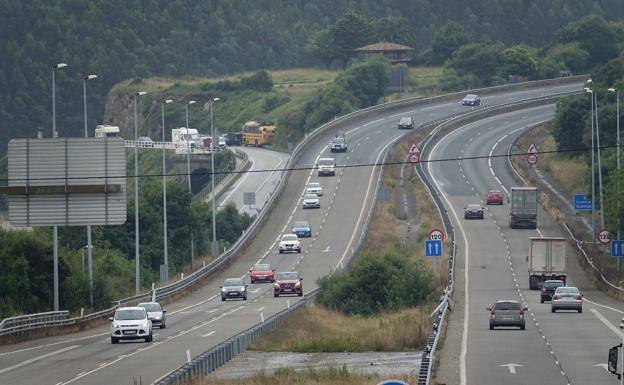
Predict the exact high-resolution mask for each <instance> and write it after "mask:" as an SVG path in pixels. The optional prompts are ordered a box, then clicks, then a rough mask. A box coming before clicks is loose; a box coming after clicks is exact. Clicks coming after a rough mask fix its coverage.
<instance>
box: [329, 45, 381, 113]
mask: <svg viewBox="0 0 624 385" xmlns="http://www.w3.org/2000/svg"><path fill="white" fill-rule="evenodd" d="M389 81H390V63H389V62H388V61H387V60H386V59H385V58H384V57H382V56H377V57H373V58H371V59H369V60H368V61H366V62H364V63H359V64H356V65H354V66H352V67H351V68H349V69H348V70H347V71H345V72H343V73H342V74H340V75H339V76H338V77H337V78H336V83H337V84H338V85H340V86H342V87H343V88H344V89H346V90H348V91H349V92H350V93H351V94H352V95H353V96H355V98H357V100H358V101H359V103H358V104H357V107H359V108H363V107H369V106H372V105H375V104H376V103H377V101H378V100H379V98H380V97H382V96H383V94H384V91H385V89H386V87H387V86H388V82H389Z"/></svg>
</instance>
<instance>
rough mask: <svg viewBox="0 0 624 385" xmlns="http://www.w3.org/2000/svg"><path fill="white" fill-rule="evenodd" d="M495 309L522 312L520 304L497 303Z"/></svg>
mask: <svg viewBox="0 0 624 385" xmlns="http://www.w3.org/2000/svg"><path fill="white" fill-rule="evenodd" d="M494 309H496V310H520V304H519V303H518V302H496V305H495V306H494Z"/></svg>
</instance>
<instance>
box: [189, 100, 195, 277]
mask: <svg viewBox="0 0 624 385" xmlns="http://www.w3.org/2000/svg"><path fill="white" fill-rule="evenodd" d="M195 103H197V102H196V101H195V100H189V101H188V102H187V103H186V182H187V184H188V189H189V193H191V194H193V190H192V188H191V141H190V139H191V136H190V134H189V106H190V105H191V104H195ZM194 246H195V241H194V239H193V230H192V229H191V269H193V261H194V260H195V247H194Z"/></svg>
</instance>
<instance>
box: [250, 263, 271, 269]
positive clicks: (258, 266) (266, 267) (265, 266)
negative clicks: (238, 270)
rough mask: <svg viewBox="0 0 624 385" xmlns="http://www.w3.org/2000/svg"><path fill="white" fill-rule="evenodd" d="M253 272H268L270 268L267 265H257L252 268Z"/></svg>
mask: <svg viewBox="0 0 624 385" xmlns="http://www.w3.org/2000/svg"><path fill="white" fill-rule="evenodd" d="M253 270H254V271H269V270H271V268H270V267H269V265H268V264H267V263H258V264H257V265H255V266H254V267H253Z"/></svg>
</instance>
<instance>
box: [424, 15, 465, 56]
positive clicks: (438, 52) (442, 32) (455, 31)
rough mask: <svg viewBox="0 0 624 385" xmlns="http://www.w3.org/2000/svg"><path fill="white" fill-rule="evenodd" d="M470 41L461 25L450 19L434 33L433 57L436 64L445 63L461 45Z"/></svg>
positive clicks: (432, 42) (432, 43)
mask: <svg viewBox="0 0 624 385" xmlns="http://www.w3.org/2000/svg"><path fill="white" fill-rule="evenodd" d="M467 42H468V36H467V34H466V32H465V31H464V29H463V28H462V26H461V25H459V24H458V23H456V22H454V21H448V22H446V23H445V24H444V25H442V26H441V27H440V28H439V29H438V30H437V31H436V32H435V34H434V35H433V40H432V41H431V56H432V57H431V59H432V63H434V64H443V63H444V62H445V61H447V60H448V59H450V58H451V56H452V55H453V53H455V51H457V49H458V48H459V47H461V46H462V45H464V44H466V43H467Z"/></svg>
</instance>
